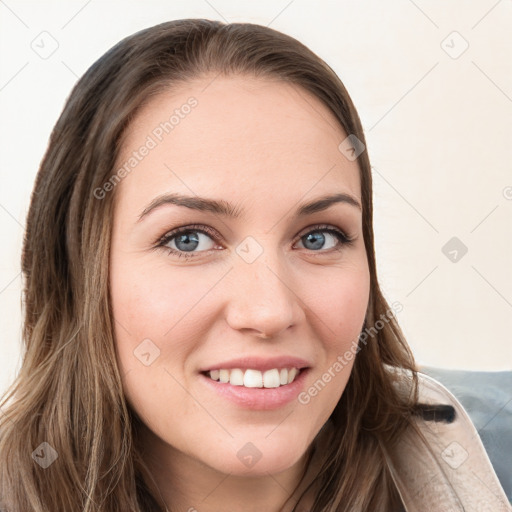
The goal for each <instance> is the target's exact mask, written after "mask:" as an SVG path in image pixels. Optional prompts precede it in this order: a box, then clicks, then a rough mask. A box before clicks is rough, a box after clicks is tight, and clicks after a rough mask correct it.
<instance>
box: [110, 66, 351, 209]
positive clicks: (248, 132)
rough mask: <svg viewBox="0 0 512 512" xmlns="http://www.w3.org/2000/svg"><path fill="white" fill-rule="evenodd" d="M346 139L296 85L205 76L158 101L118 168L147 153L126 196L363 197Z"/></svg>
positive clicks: (127, 142) (137, 121)
mask: <svg viewBox="0 0 512 512" xmlns="http://www.w3.org/2000/svg"><path fill="white" fill-rule="evenodd" d="M346 137H347V134H346V133H345V132H344V130H343V128H342V127H341V126H340V123H339V122H338V120H337V119H336V117H335V116H334V114H333V113H332V112H331V111H330V110H329V109H328V108H327V107H326V106H325V105H324V104H323V103H322V102H321V100H319V99H318V98H317V97H315V96H314V95H312V94H311V93H309V92H308V91H306V90H305V89H303V88H301V87H299V86H297V85H295V84H290V83H286V82H283V81H278V80H271V79H268V78H265V79H263V78H254V77H247V76H237V77H222V76H217V77H216V76H215V75H211V76H205V77H203V78H201V79H197V80H195V81H192V82H187V83H185V84H181V85H180V86H179V87H177V88H175V89H173V90H166V91H163V92H162V93H160V94H158V95H157V96H155V97H154V98H152V99H151V100H149V101H148V102H147V103H146V104H145V106H144V107H143V108H142V109H141V110H140V111H139V113H138V114H137V116H136V117H135V118H134V120H133V121H132V122H131V124H130V125H129V127H128V129H127V131H126V134H125V138H124V141H123V144H122V147H121V152H120V155H119V158H118V161H117V165H118V166H122V165H123V164H126V163H127V162H128V161H129V160H130V158H132V160H133V152H134V151H135V152H137V151H138V150H139V149H140V148H142V146H148V147H151V149H150V150H149V151H144V153H146V155H145V156H144V157H143V158H141V159H140V160H137V162H135V161H132V163H133V164H135V165H134V166H133V171H131V172H130V173H129V176H128V177H127V179H125V180H123V183H121V185H122V187H121V188H124V189H126V190H125V191H124V192H122V194H125V195H126V194H128V195H129V194H131V193H137V195H138V196H140V195H141V193H144V191H145V192H146V193H147V195H148V197H149V196H154V195H156V194H158V193H162V192H165V191H170V190H178V191H180V192H186V193H188V194H190V193H193V194H198V195H203V196H213V195H217V196H219V195H226V191H229V192H231V193H234V192H236V193H241V194H247V195H254V194H258V193H260V192H261V193H269V190H270V191H272V192H274V193H275V192H279V198H280V199H282V200H286V198H287V196H288V195H289V197H290V200H291V201H296V200H297V199H298V198H299V197H302V196H303V195H305V194H307V193H308V191H311V193H312V194H314V195H320V194H322V193H329V192H332V191H345V192H348V193H351V194H352V195H354V196H355V197H357V198H360V196H361V194H360V188H359V186H360V185H359V184H360V181H359V168H358V165H357V162H355V161H349V160H348V159H347V158H345V156H344V155H343V154H342V153H341V152H340V151H339V149H338V146H339V144H340V143H341V142H342V141H343V140H344V139H345V138H346ZM118 192H119V191H118Z"/></svg>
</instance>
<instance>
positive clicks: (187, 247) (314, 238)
mask: <svg viewBox="0 0 512 512" xmlns="http://www.w3.org/2000/svg"><path fill="white" fill-rule="evenodd" d="M325 233H327V236H326V235H325ZM219 238H220V237H219V236H218V235H217V234H216V232H215V231H214V230H212V229H211V228H209V227H208V226H203V225H191V226H184V227H181V228H178V229H175V230H174V231H171V232H169V233H167V234H166V235H164V236H163V237H162V238H161V239H160V240H159V241H158V243H157V246H156V248H158V247H161V248H162V249H165V250H167V251H168V253H169V254H170V255H173V256H178V257H180V258H181V257H185V258H187V259H189V258H193V257H195V256H196V255H197V253H201V252H208V251H210V250H213V249H214V247H215V243H214V242H215V241H218V240H219ZM203 239H204V240H203ZM208 240H209V241H210V243H209V242H208ZM329 240H331V241H333V243H331V244H329ZM299 241H300V242H301V243H302V247H303V248H305V249H308V250H310V251H311V252H314V253H320V254H323V253H331V252H332V251H339V250H341V249H343V247H344V246H347V245H350V244H352V243H353V241H354V238H351V237H349V236H347V235H346V234H345V233H343V232H342V231H341V230H339V229H337V228H333V227H331V226H324V225H321V226H313V228H309V231H307V232H306V233H305V234H304V235H302V236H300V238H299ZM326 244H327V245H330V246H329V247H327V248H326V247H325V245H326ZM208 245H210V246H209V247H208ZM197 249H198V250H197Z"/></svg>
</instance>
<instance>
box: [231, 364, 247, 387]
mask: <svg viewBox="0 0 512 512" xmlns="http://www.w3.org/2000/svg"><path fill="white" fill-rule="evenodd" d="M229 383H230V384H231V385H232V386H243V385H244V372H243V371H242V370H240V369H239V368H235V369H234V370H231V375H230V376H229Z"/></svg>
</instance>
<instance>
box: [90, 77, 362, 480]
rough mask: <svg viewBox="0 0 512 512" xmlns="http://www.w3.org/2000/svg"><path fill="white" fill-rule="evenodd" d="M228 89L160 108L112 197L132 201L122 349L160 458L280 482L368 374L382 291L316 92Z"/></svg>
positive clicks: (329, 119) (193, 89)
mask: <svg viewBox="0 0 512 512" xmlns="http://www.w3.org/2000/svg"><path fill="white" fill-rule="evenodd" d="M212 80H213V76H211V77H207V78H204V79H202V80H197V81H195V82H193V83H191V84H188V85H187V86H183V87H182V88H180V89H179V91H176V90H175V91H173V92H166V93H162V94H160V95H159V96H157V97H155V98H153V99H152V100H151V101H150V102H148V104H147V105H146V106H145V107H144V108H143V109H142V110H141V112H140V113H139V114H138V115H137V117H136V118H135V120H134V121H133V122H132V123H131V125H130V127H129V129H128V131H127V134H126V139H125V141H124V144H123V147H122V151H121V154H120V158H119V160H118V166H117V167H116V171H117V170H118V169H120V168H121V167H123V166H124V170H125V172H123V171H120V172H118V173H117V178H122V181H121V182H119V183H117V182H115V181H114V180H112V183H116V184H115V185H112V184H111V185H106V186H105V187H103V189H102V192H101V193H99V192H98V194H97V195H98V197H100V196H101V195H102V194H106V193H113V192H112V189H115V194H116V208H115V216H114V227H113V234H112V236H113V238H112V250H111V272H110V286H111V299H112V307H113V315H114V318H115V336H116V350H117V353H118V362H119V365H120V370H121V373H122V376H123V385H124V391H125V394H126V397H127V400H128V402H129V403H130V405H131V407H132V408H133V409H134V410H135V412H136V413H137V414H138V415H139V416H140V418H141V419H142V421H143V422H144V424H145V426H146V427H147V432H148V439H149V440H150V444H151V447H152V448H151V450H152V453H153V454H155V455H156V457H157V458H160V460H164V459H165V458H166V457H168V460H178V459H177V458H176V457H179V458H180V459H179V460H181V461H187V460H188V461H194V463H197V462H199V463H202V464H206V465H207V466H209V467H210V468H213V469H215V470H217V471H221V472H223V473H232V474H240V475H242V474H248V473H251V474H253V475H264V474H266V473H276V472H279V471H283V470H285V469H287V468H291V467H292V466H293V465H294V464H296V463H298V461H299V459H300V458H301V456H302V455H303V454H304V453H305V451H306V450H307V448H308V446H309V445H310V443H311V442H312V441H313V439H314V438H315V436H316V435H317V433H318V432H319V430H320V428H321V427H322V426H323V424H324V423H325V422H326V421H327V419H328V417H329V415H330V414H331V412H332V411H333V409H334V407H335V405H336V403H337V402H338V400H339V399H340V396H341V395H342V393H343V390H344V389H345V386H346V383H347V380H348V378H349V375H350V372H351V370H352V366H353V362H354V361H353V357H351V355H353V354H354V353H355V346H356V345H355V343H356V341H357V339H358V335H359V333H360V332H361V329H362V326H363V321H364V317H365V312H366V308H367V304H368V298H369V281H370V280H369V270H368V262H367V258H366V252H365V246H364V240H363V233H362V213H361V209H360V207H359V206H358V204H359V205H360V204H361V191H360V181H359V169H358V165H357V160H354V158H348V157H346V156H345V154H347V155H348V156H350V153H344V152H343V151H341V150H340V149H339V148H338V146H339V145H340V144H341V143H342V142H343V141H344V140H345V139H346V137H347V135H348V134H346V133H344V132H343V130H342V129H341V128H340V127H339V125H338V122H337V121H336V119H335V117H334V116H333V115H332V114H331V112H330V111H329V110H328V109H327V108H326V107H325V106H324V105H323V104H322V103H321V102H320V100H318V99H317V98H315V97H314V96H312V95H310V94H309V93H307V92H306V91H304V90H302V89H298V88H297V87H295V86H292V85H288V84H284V83H282V82H275V81H274V82H273V81H269V80H263V79H256V78H247V77H230V78H221V77H218V78H216V79H215V80H213V82H212ZM210 82H211V83H210ZM191 98H193V99H191ZM172 116H173V117H172ZM345 144H346V142H345V143H344V144H343V145H342V148H345V147H346V146H345ZM144 148H146V149H144ZM125 164H126V165H125ZM337 194H338V195H339V199H340V200H339V201H337V202H334V201H333V202H331V201H330V200H329V201H325V202H323V203H322V202H320V203H318V204H317V205H316V206H310V207H308V208H305V206H304V205H306V204H309V203H313V202H317V201H319V200H321V199H324V198H326V197H327V196H329V197H331V196H333V195H337ZM180 196H187V197H188V199H186V200H185V199H180ZM98 200H101V199H98ZM180 202H181V203H182V204H181V205H180V204H179V203H180ZM185 204H187V205H188V206H185ZM185 228H186V229H185ZM178 229H180V230H183V232H181V234H177V233H176V231H177V230H178ZM337 233H340V234H337ZM344 236H347V237H351V238H353V241H352V242H351V243H344V242H343V240H344ZM263 335H266V336H267V337H262V336H263ZM293 368H295V369H296V370H300V371H299V372H298V374H297V375H296V376H295V377H294V373H295V372H296V370H294V369H293ZM209 372H211V373H209ZM214 379H219V380H214ZM227 379H229V381H228V382H225V381H226V380H227ZM289 381H292V382H291V383H288V382H289ZM261 386H263V387H261ZM276 386H278V387H276ZM148 453H149V451H148ZM202 467H204V466H202Z"/></svg>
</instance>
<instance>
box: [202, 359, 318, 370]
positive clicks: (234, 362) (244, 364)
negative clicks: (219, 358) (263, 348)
mask: <svg viewBox="0 0 512 512" xmlns="http://www.w3.org/2000/svg"><path fill="white" fill-rule="evenodd" d="M309 366H311V364H310V363H309V362H308V361H307V360H306V359H301V358H300V357H292V356H280V357H256V356H247V357H239V358H237V359H231V360H229V361H223V362H220V363H215V364H211V365H209V366H207V367H204V368H201V369H200V370H199V371H200V372H207V371H211V370H230V369H233V368H240V369H251V370H260V371H265V370H272V369H273V368H278V369H281V368H297V369H299V370H300V369H301V368H307V367H309Z"/></svg>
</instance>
